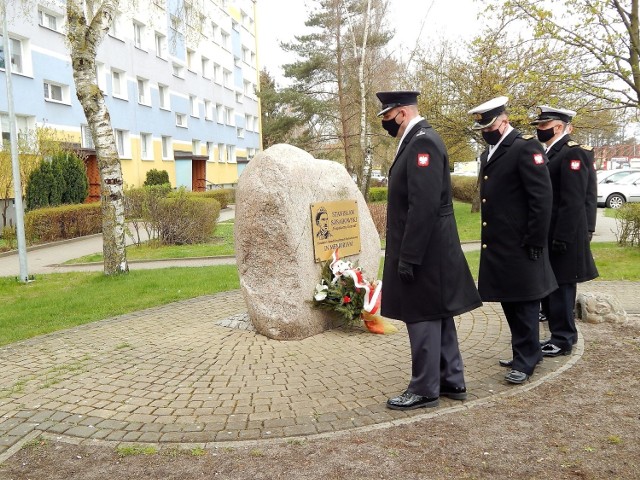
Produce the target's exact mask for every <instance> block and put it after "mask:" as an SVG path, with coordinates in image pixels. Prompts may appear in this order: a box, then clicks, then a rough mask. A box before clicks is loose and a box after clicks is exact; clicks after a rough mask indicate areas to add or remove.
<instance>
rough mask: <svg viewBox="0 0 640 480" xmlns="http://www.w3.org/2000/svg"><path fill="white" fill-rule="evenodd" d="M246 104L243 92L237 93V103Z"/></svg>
mask: <svg viewBox="0 0 640 480" xmlns="http://www.w3.org/2000/svg"><path fill="white" fill-rule="evenodd" d="M243 102H244V94H243V93H242V92H236V103H243Z"/></svg>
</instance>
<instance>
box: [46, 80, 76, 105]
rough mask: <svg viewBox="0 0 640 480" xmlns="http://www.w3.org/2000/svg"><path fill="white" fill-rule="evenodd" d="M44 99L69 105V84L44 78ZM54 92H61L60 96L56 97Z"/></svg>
mask: <svg viewBox="0 0 640 480" xmlns="http://www.w3.org/2000/svg"><path fill="white" fill-rule="evenodd" d="M43 86H44V99H45V101H47V102H53V103H64V104H66V105H69V104H70V102H69V86H68V85H64V84H62V83H58V82H52V81H51V80H44V81H43ZM54 92H56V93H58V94H59V97H60V98H55V96H56V95H55V94H54Z"/></svg>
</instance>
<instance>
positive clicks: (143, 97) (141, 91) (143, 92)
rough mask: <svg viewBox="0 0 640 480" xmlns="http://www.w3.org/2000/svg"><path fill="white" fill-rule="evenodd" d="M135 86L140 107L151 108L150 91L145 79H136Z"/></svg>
mask: <svg viewBox="0 0 640 480" xmlns="http://www.w3.org/2000/svg"><path fill="white" fill-rule="evenodd" d="M136 86H137V88H138V103H139V104H140V105H146V106H148V107H150V106H151V90H150V89H149V80H147V79H146V78H140V77H138V78H137V81H136Z"/></svg>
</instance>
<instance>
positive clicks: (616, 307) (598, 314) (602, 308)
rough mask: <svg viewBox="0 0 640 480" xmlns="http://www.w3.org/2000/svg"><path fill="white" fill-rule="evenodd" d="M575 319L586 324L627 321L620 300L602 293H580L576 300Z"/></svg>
mask: <svg viewBox="0 0 640 480" xmlns="http://www.w3.org/2000/svg"><path fill="white" fill-rule="evenodd" d="M576 318H577V319H578V320H582V321H583V322H586V323H603V322H607V323H619V324H623V323H625V322H626V321H627V312H626V311H625V310H624V308H622V304H621V303H620V300H618V299H617V298H616V297H614V296H613V295H607V294H604V293H580V294H578V296H577V298H576Z"/></svg>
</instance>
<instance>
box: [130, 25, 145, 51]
mask: <svg viewBox="0 0 640 480" xmlns="http://www.w3.org/2000/svg"><path fill="white" fill-rule="evenodd" d="M144 35H145V25H144V23H140V22H137V21H136V20H134V21H133V46H134V47H136V48H138V49H140V50H145V46H146V45H145V41H144Z"/></svg>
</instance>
